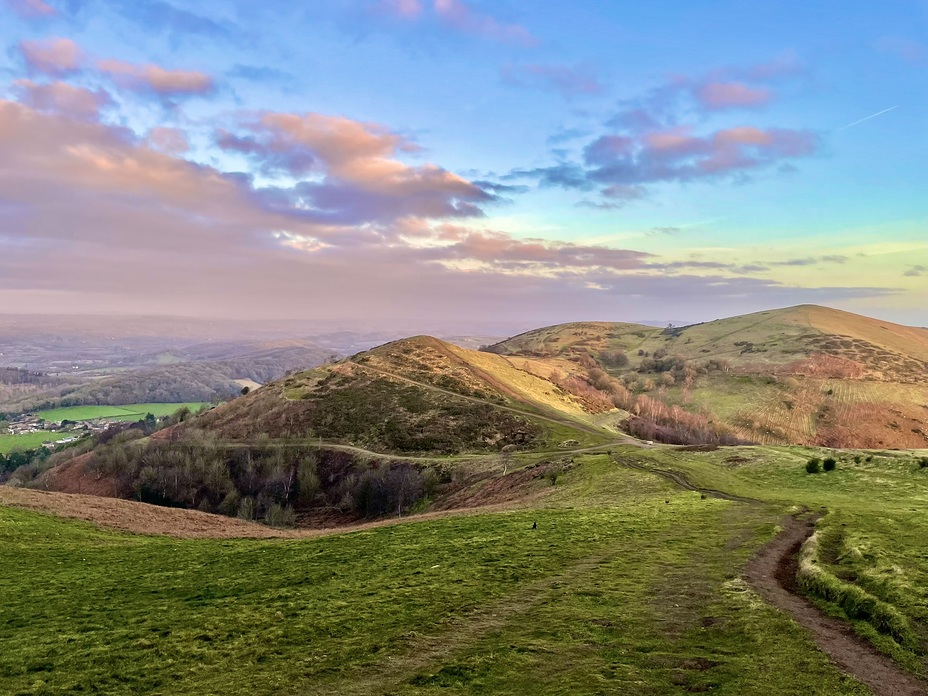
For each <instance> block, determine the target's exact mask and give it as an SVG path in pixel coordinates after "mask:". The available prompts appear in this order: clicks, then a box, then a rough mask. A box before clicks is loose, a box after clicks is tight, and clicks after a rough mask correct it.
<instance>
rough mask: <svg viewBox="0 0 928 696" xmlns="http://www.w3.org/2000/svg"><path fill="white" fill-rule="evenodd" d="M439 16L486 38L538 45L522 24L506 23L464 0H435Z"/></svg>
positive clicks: (434, 7)
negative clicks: (478, 9) (476, 8)
mask: <svg viewBox="0 0 928 696" xmlns="http://www.w3.org/2000/svg"><path fill="white" fill-rule="evenodd" d="M432 7H433V9H434V10H435V14H436V15H438V18H439V19H440V20H441V21H443V22H444V23H445V24H447V25H448V26H450V27H453V28H454V29H457V30H458V31H462V32H464V33H467V34H473V35H475V36H480V37H482V38H485V39H492V40H494V41H501V42H503V43H511V44H518V45H522V46H536V45H537V44H538V39H537V38H535V37H534V36H533V35H532V34H531V32H529V30H528V29H526V28H525V27H523V26H522V25H520V24H505V23H503V22H500V21H499V20H497V19H495V18H493V17H491V16H490V15H486V14H483V13H481V12H479V11H477V10H475V9H474V8H473V7H472V6H471V5H470V4H469V3H467V2H465V1H464V0H433V5H432Z"/></svg>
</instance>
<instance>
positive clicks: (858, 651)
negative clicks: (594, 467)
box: [621, 461, 928, 696]
mask: <svg viewBox="0 0 928 696" xmlns="http://www.w3.org/2000/svg"><path fill="white" fill-rule="evenodd" d="M621 463H622V464H624V465H626V466H629V467H631V468H633V469H638V470H640V471H649V472H651V473H653V474H657V475H658V476H663V477H664V478H666V479H668V480H670V481H673V482H674V483H675V484H677V485H678V486H680V487H681V488H684V489H686V490H689V491H698V492H700V493H703V494H704V495H708V496H712V497H714V498H723V499H725V500H732V501H735V502H739V503H745V504H749V505H750V504H762V501H760V500H755V499H753V498H743V497H741V496H736V495H729V494H728V493H724V492H722V491H717V490H714V489H711V488H699V487H698V486H694V485H693V484H692V483H691V482H690V481H689V480H688V479H687V478H686V476H685V475H683V474H681V473H680V472H678V471H672V470H668V469H657V468H652V467H649V466H645V465H643V464H639V463H637V462H630V461H624V462H621ZM816 519H817V518H814V517H812V518H809V519H805V520H803V519H798V518H796V517H786V518H785V519H784V521H783V523H782V525H783V531H781V532H780V533H779V534H777V535H776V536H775V537H774V538H773V539H772V540H771V541H769V542H768V543H767V544H766V545H764V546H763V547H762V548H761V549H760V550H759V551H758V552H757V553H756V554H755V555H754V557H753V558H752V559H751V560H750V561H749V562H748V564H747V566H746V567H745V569H744V578H745V580H747V581H748V583H749V584H750V585H751V587H753V588H754V590H755V591H756V592H757V593H758V594H759V595H760V596H761V597H763V598H764V599H765V600H766V601H767V602H769V603H770V604H772V605H773V606H775V607H776V608H777V609H780V610H781V611H785V612H787V613H788V614H789V615H790V616H791V617H792V618H793V620H794V621H796V623H798V624H799V625H800V626H802V627H803V628H805V629H806V630H808V631H809V632H810V633H811V634H812V639H813V640H814V641H815V644H816V645H817V646H818V647H819V648H820V649H821V650H822V651H823V652H824V653H825V654H826V655H828V657H829V658H831V660H832V661H833V662H834V663H835V664H836V665H837V666H838V667H839V668H840V669H841V670H842V671H843V672H845V673H846V674H849V675H851V676H852V677H854V678H855V679H857V680H858V681H860V682H861V683H863V684H865V685H866V686H867V687H869V688H870V690H871V691H872V692H873V693H874V694H876V696H928V684H926V683H925V682H923V681H921V680H920V679H918V678H917V677H915V676H914V675H912V674H910V673H908V672H906V671H905V670H903V669H902V668H901V667H899V666H898V665H897V664H896V663H895V662H893V661H892V660H891V659H890V658H889V657H887V656H886V655H884V654H882V653H880V652H878V651H877V650H876V649H875V648H874V647H873V646H872V645H871V644H870V643H868V642H867V641H866V640H864V639H863V638H861V637H860V636H858V635H857V634H856V633H854V630H853V629H852V628H851V627H850V625H848V624H847V623H846V622H843V621H839V620H838V619H833V618H831V617H830V616H826V615H825V614H823V613H822V612H821V611H819V609H818V608H817V607H816V606H815V605H813V604H812V603H811V602H809V600H807V599H806V598H805V597H803V596H802V595H801V594H800V593H799V591H798V588H797V586H796V572H797V570H798V567H799V561H798V554H799V549H800V548H801V547H802V544H803V542H805V540H806V539H808V538H809V537H810V536H812V533H813V532H814V531H815V521H816Z"/></svg>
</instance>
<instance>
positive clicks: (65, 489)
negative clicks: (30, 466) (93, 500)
mask: <svg viewBox="0 0 928 696" xmlns="http://www.w3.org/2000/svg"><path fill="white" fill-rule="evenodd" d="M92 458H93V453H91V452H88V453H87V454H81V455H79V456H77V457H74V458H73V459H69V460H68V461H66V462H64V463H62V464H59V465H58V466H56V467H54V468H53V469H49V470H48V471H46V472H45V473H44V474H42V475H41V476H40V477H39V479H38V481H37V484H38V485H39V486H40V487H42V488H44V489H46V490H50V491H56V492H60V493H82V494H84V495H95V496H102V497H107V498H121V497H123V496H124V495H126V493H127V492H126V491H123V490H121V489H120V485H119V482H118V480H117V479H116V478H114V477H112V476H110V477H107V476H104V475H103V474H102V473H100V472H95V471H93V470H92V469H91V468H90V466H89V464H90V460H91V459H92Z"/></svg>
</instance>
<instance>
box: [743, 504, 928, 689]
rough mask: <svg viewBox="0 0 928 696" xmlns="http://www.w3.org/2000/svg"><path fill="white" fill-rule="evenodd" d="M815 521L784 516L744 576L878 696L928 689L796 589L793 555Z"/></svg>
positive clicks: (758, 591) (766, 598) (846, 625)
mask: <svg viewBox="0 0 928 696" xmlns="http://www.w3.org/2000/svg"><path fill="white" fill-rule="evenodd" d="M814 525H815V523H814V521H811V520H810V521H803V520H797V519H795V518H793V517H789V518H787V519H786V521H785V522H784V525H783V526H784V529H783V531H782V532H780V534H778V535H777V536H776V537H775V538H774V539H773V540H772V541H771V542H770V543H768V544H767V545H766V546H764V547H763V548H762V549H761V550H760V551H758V552H757V555H756V556H754V558H753V559H751V561H750V563H748V565H747V567H746V568H745V573H744V576H745V578H746V579H747V581H748V582H749V583H750V584H751V585H752V586H753V587H754V589H755V590H756V591H757V593H758V594H760V596H761V597H763V598H764V599H765V600H767V601H768V602H770V603H771V604H773V605H774V606H775V607H777V608H778V609H781V610H783V611H785V612H787V613H789V615H790V616H792V617H793V619H794V620H795V621H796V622H797V623H798V624H799V625H801V626H803V627H804V628H806V629H807V630H809V631H810V632H811V633H812V637H813V639H814V640H815V643H816V645H818V647H819V648H821V649H822V650H823V651H825V653H827V654H828V656H829V657H831V659H832V660H833V661H834V662H835V663H836V664H837V665H838V666H839V667H840V668H841V669H842V670H843V671H844V672H846V673H847V674H850V675H851V676H853V677H854V678H856V679H858V680H859V681H861V682H863V683H864V684H866V685H867V686H868V687H870V689H871V690H872V691H873V693H874V694H877V696H915V695H924V694H928V685H926V684H925V683H924V682H922V681H920V680H919V679H917V678H915V677H914V676H912V675H911V674H909V673H908V672H906V671H904V670H903V669H902V668H900V667H898V666H897V665H896V664H895V663H894V662H893V661H892V660H891V659H890V658H888V657H886V656H885V655H883V654H882V653H879V652H877V650H876V649H875V648H873V647H872V646H871V645H870V644H869V643H867V642H866V641H865V640H864V639H863V638H861V637H860V636H858V635H857V634H856V633H854V631H853V629H852V628H851V627H850V626H849V625H848V624H846V623H844V622H842V621H838V620H837V619H833V618H831V617H829V616H825V615H824V614H823V613H822V612H820V611H819V610H818V609H817V608H816V607H815V606H813V605H812V604H811V603H810V602H809V601H808V600H806V599H805V598H803V597H801V596H800V595H798V594H796V570H797V564H798V560H797V556H796V554H797V553H798V551H799V548H800V547H801V546H802V543H803V542H804V541H805V540H806V539H808V538H809V536H811V534H812V532H813V531H814Z"/></svg>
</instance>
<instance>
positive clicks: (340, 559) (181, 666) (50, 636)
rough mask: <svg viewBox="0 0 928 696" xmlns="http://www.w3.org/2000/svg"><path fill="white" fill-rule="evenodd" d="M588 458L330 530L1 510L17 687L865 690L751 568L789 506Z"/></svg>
mask: <svg viewBox="0 0 928 696" xmlns="http://www.w3.org/2000/svg"><path fill="white" fill-rule="evenodd" d="M578 462H579V466H577V467H576V468H575V469H573V470H572V471H571V472H569V473H568V474H566V475H564V476H563V477H562V478H561V479H559V481H558V486H557V487H556V488H555V489H554V492H553V493H552V494H551V495H549V496H547V497H545V498H543V501H544V503H543V504H544V507H542V508H538V509H534V510H529V509H523V510H514V511H510V512H503V513H494V514H479V515H469V516H460V517H451V518H445V519H440V520H432V521H427V522H412V523H408V524H403V525H396V526H392V527H382V528H377V529H371V530H369V531H363V532H355V533H351V534H345V535H340V536H333V537H327V538H321V539H316V540H301V541H245V540H238V541H211V540H198V541H194V540H189V541H184V540H175V539H164V538H158V537H141V536H130V535H121V534H115V533H107V532H103V531H100V530H98V529H95V528H93V527H90V526H88V525H84V524H80V523H74V522H66V521H61V520H57V519H52V518H49V517H45V516H42V515H38V514H35V513H31V512H26V511H21V510H14V509H9V508H0V559H2V563H0V644H2V645H3V650H2V651H0V692H2V693H5V694H6V693H8V694H61V693H74V692H97V693H127V694H128V693H170V694H249V695H250V696H251V695H257V694H273V693H297V694H299V693H308V694H316V693H318V694H365V693H377V694H384V693H391V694H430V693H443V694H448V693H494V694H525V693H532V694H545V693H571V694H597V693H604V692H610V693H631V694H664V693H667V694H670V693H679V691H680V689H681V687H683V688H686V689H689V690H702V689H704V688H713V689H714V690H717V691H718V692H719V693H728V694H752V693H757V694H769V693H821V694H826V693H827V694H864V693H866V690H865V689H863V688H862V687H861V686H859V685H858V684H857V683H856V682H853V681H851V680H849V679H848V678H846V677H844V676H842V675H840V674H839V673H838V672H837V670H836V669H835V668H834V667H833V666H831V664H830V663H829V662H828V661H827V659H826V658H825V657H824V656H823V655H822V654H821V653H819V652H818V651H816V650H815V649H814V647H813V646H812V644H811V643H810V641H809V639H808V638H807V636H806V635H805V634H804V633H803V632H802V631H801V630H800V629H798V628H797V627H796V626H795V624H793V623H792V622H791V621H790V620H788V619H787V618H785V617H784V616H783V615H781V614H779V613H778V612H776V611H775V610H773V609H771V608H770V607H768V606H766V605H765V604H764V603H763V602H761V601H760V600H759V599H758V598H757V597H756V595H754V594H753V592H751V591H750V590H749V589H748V588H747V587H746V585H745V584H744V583H743V581H741V580H740V579H739V578H738V575H739V571H740V568H741V567H742V566H743V564H744V562H745V561H746V559H747V558H748V557H749V555H750V554H751V553H752V551H753V550H754V549H755V548H756V547H757V546H758V545H759V544H760V543H762V542H763V541H764V540H765V539H767V538H769V537H770V536H771V535H772V534H773V532H774V523H775V521H776V519H777V518H778V515H779V510H777V509H775V508H770V509H765V508H762V507H758V506H745V505H740V504H736V503H730V502H727V501H719V500H713V499H709V500H703V499H701V498H700V496H699V495H698V494H692V493H680V492H677V491H676V490H674V489H673V488H671V487H670V486H669V484H667V483H666V482H665V481H663V480H661V479H659V478H657V477H654V476H652V475H649V474H644V473H640V472H635V471H629V470H627V469H623V468H621V467H618V466H616V465H615V464H613V463H612V461H611V459H610V458H609V457H608V456H597V457H592V456H591V457H585V458H582V459H581V458H578ZM533 522H537V523H538V528H537V529H536V530H532V529H531V527H532V523H533Z"/></svg>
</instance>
